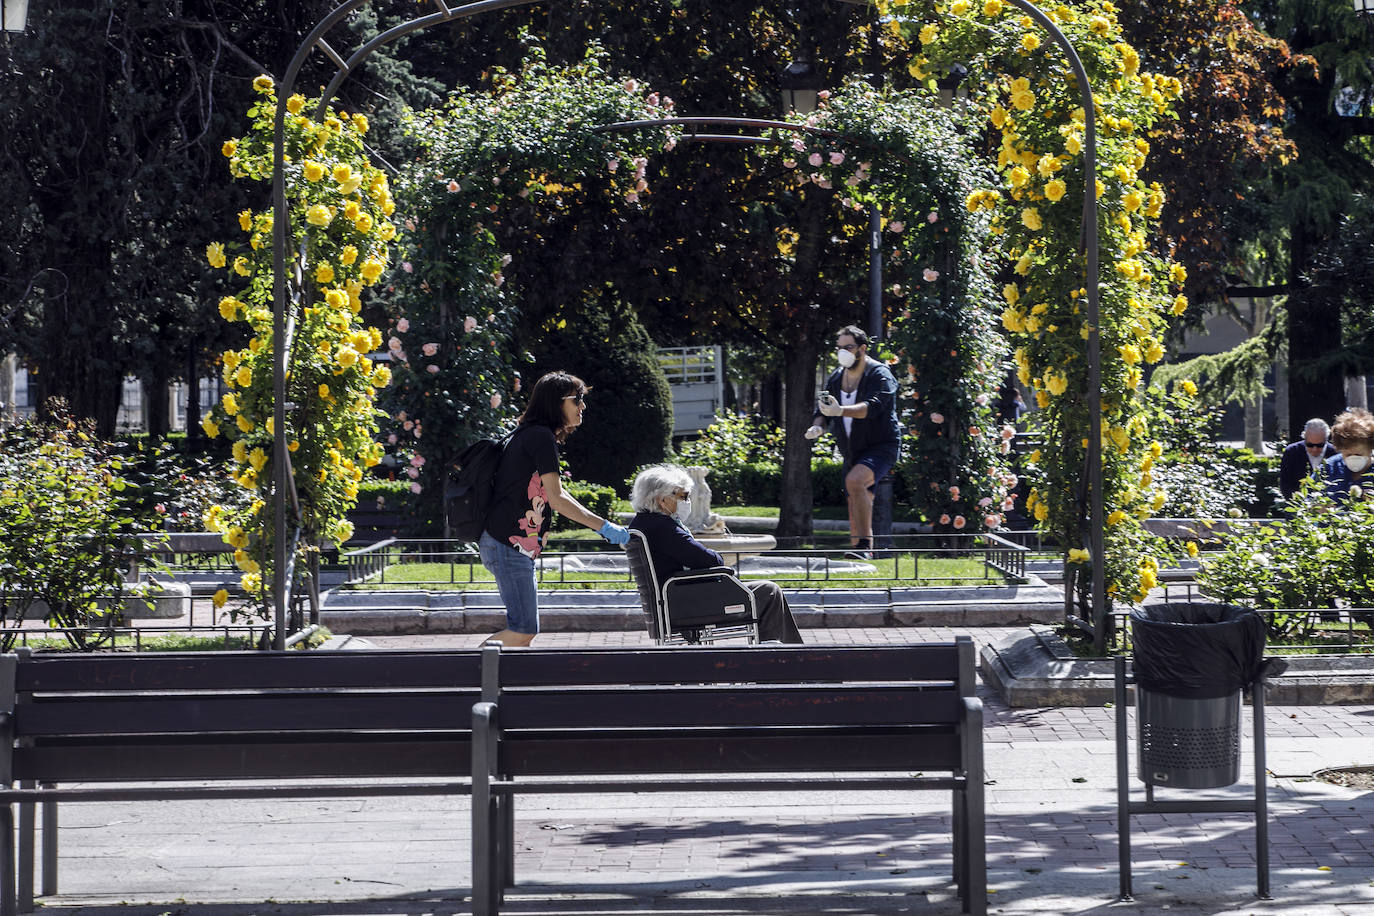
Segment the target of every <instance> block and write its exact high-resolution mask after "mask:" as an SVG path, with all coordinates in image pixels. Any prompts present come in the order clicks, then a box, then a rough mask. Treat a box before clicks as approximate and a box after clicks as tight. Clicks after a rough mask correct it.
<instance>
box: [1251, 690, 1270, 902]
mask: <svg viewBox="0 0 1374 916" xmlns="http://www.w3.org/2000/svg"><path fill="white" fill-rule="evenodd" d="M1265 684H1266V681H1265V679H1264V678H1262V677H1261V678H1260V679H1259V680H1257V681H1255V685H1254V687H1253V688H1251V691H1250V703H1251V707H1252V709H1253V711H1254V715H1255V726H1254V728H1255V870H1256V872H1257V873H1258V875H1257V878H1256V883H1257V884H1258V885H1259V896H1260V899H1262V900H1270V899H1272V897H1271V896H1270V894H1269V791H1268V783H1267V781H1266V777H1267V775H1268V773H1267V772H1266V769H1267V767H1268V764H1267V763H1266V762H1265V760H1264V687H1265Z"/></svg>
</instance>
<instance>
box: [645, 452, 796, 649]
mask: <svg viewBox="0 0 1374 916" xmlns="http://www.w3.org/2000/svg"><path fill="white" fill-rule="evenodd" d="M691 495H692V478H691V477H690V476H689V475H688V474H687V472H686V471H684V470H683V469H682V468H680V467H677V466H676V465H672V464H657V465H653V466H651V467H647V468H645V469H644V470H642V471H640V472H639V475H638V476H637V477H635V482H634V488H633V490H632V491H631V493H630V504H631V506H632V508H633V509H634V510H635V513H636V514H635V517H634V520H633V521H631V522H630V527H631V528H634V529H637V530H638V531H640V532H641V533H642V534H643V535H644V542H645V547H647V548H648V551H649V561H650V562H651V563H653V564H654V572H655V573H656V574H657V576H658V579H659V581H660V582H662V581H663V580H665V579H667V578H668V577H669V576H671V575H672V574H673V573H676V572H681V571H682V570H684V569H709V568H710V567H712V566H723V565H725V564H724V561H722V560H721V557H720V554H718V553H716V552H715V551H714V550H712V549H711V548H709V547H707V546H706V545H705V544H702V543H701V542H700V541H698V540H697V539H696V538H694V537H692V535H691V532H689V531H688V530H687V528H686V526H685V525H683V523H682V519H685V518H686V517H687V512H688V507H689V501H690V499H691ZM745 584H746V586H747V587H748V589H749V590H750V591H751V592H753V593H754V603H755V604H756V605H757V606H758V610H759V639H761V640H763V641H764V642H783V643H800V642H801V641H802V638H801V633H800V632H798V630H797V623H796V621H795V620H793V619H792V610H791V608H789V607H788V606H787V597H786V596H785V595H783V593H782V589H781V588H779V587H778V584H777V583H776V582H769V581H767V580H758V581H754V582H747V583H745Z"/></svg>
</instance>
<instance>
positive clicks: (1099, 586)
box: [1010, 0, 1109, 654]
mask: <svg viewBox="0 0 1374 916" xmlns="http://www.w3.org/2000/svg"><path fill="white" fill-rule="evenodd" d="M1010 2H1011V3H1012V5H1013V6H1016V7H1017V8H1018V9H1020V10H1022V11H1023V12H1025V13H1026V14H1027V15H1029V16H1030V17H1031V18H1032V19H1034V20H1035V21H1036V22H1038V23H1039V24H1040V25H1041V27H1043V28H1044V29H1045V31H1047V32H1049V33H1050V37H1052V38H1053V39H1054V40H1055V43H1056V44H1058V45H1059V46H1060V47H1061V48H1063V49H1064V53H1065V54H1066V55H1067V56H1068V58H1069V65H1070V66H1071V67H1072V68H1073V74H1074V76H1075V77H1076V78H1077V80H1078V91H1079V93H1080V94H1081V95H1082V98H1083V246H1084V248H1085V249H1086V251H1085V256H1086V260H1087V264H1086V270H1085V274H1086V286H1087V287H1088V399H1089V413H1088V456H1087V462H1088V479H1089V485H1090V487H1091V492H1090V494H1089V503H1090V508H1089V513H1090V519H1089V525H1090V531H1089V537H1090V539H1091V543H1090V549H1091V551H1092V570H1093V581H1092V600H1093V607H1092V618H1093V619H1092V621H1091V622H1090V623H1091V628H1092V632H1093V645H1094V648H1095V651H1097V652H1098V654H1102V653H1103V652H1104V646H1105V645H1106V637H1107V632H1106V631H1107V624H1108V622H1109V621H1108V617H1107V584H1106V583H1107V579H1106V565H1105V560H1106V556H1105V553H1106V551H1105V535H1104V530H1103V506H1104V497H1105V494H1104V493H1103V492H1102V333H1101V330H1100V329H1099V327H1098V318H1099V309H1098V304H1099V299H1100V295H1101V291H1100V290H1099V288H1098V287H1099V283H1100V279H1101V267H1100V265H1099V263H1098V239H1097V110H1096V109H1097V102H1096V101H1095V100H1094V99H1093V89H1092V84H1091V83H1090V82H1089V81H1088V72H1087V70H1085V69H1084V68H1083V61H1082V60H1081V59H1080V58H1079V56H1078V52H1077V51H1076V50H1075V49H1074V46H1073V42H1071V41H1069V39H1068V36H1066V35H1065V34H1064V33H1063V32H1061V31H1060V30H1059V26H1057V25H1055V24H1054V21H1053V20H1052V19H1050V17H1048V16H1046V15H1045V14H1044V12H1042V11H1041V10H1040V9H1039V7H1037V6H1035V5H1034V4H1033V3H1031V2H1030V0H1010ZM1067 584H1068V580H1067V578H1066V579H1065V587H1066V588H1067ZM1067 599H1068V596H1067V594H1066V596H1065V600H1066V601H1067Z"/></svg>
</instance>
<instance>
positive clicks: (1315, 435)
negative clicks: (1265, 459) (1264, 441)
mask: <svg viewBox="0 0 1374 916" xmlns="http://www.w3.org/2000/svg"><path fill="white" fill-rule="evenodd" d="M1330 435H1331V427H1330V426H1328V425H1327V423H1326V421H1325V420H1318V419H1316V418H1313V419H1311V420H1308V421H1307V423H1306V424H1305V425H1304V426H1303V428H1302V438H1301V439H1299V440H1298V441H1297V442H1294V443H1293V444H1292V445H1290V446H1288V448H1286V449H1284V450H1283V461H1282V462H1280V464H1279V491H1280V492H1281V493H1283V498H1284V499H1292V498H1293V494H1294V493H1296V492H1298V490H1299V488H1301V487H1302V482H1303V480H1304V479H1306V478H1309V477H1311V478H1315V479H1321V476H1322V465H1323V464H1325V463H1326V461H1327V459H1328V458H1330V457H1331V456H1332V455H1334V454H1336V449H1335V447H1334V446H1332V445H1331V443H1330V442H1328V441H1327V439H1328V438H1329V437H1330Z"/></svg>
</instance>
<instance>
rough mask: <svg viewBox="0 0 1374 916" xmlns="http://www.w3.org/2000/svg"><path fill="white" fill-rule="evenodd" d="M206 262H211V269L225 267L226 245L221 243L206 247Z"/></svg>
mask: <svg viewBox="0 0 1374 916" xmlns="http://www.w3.org/2000/svg"><path fill="white" fill-rule="evenodd" d="M205 260H207V261H209V262H210V266H211V267H216V268H218V267H223V266H224V265H225V260H224V245H223V244H221V243H220V242H211V243H210V244H208V245H206V246H205Z"/></svg>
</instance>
